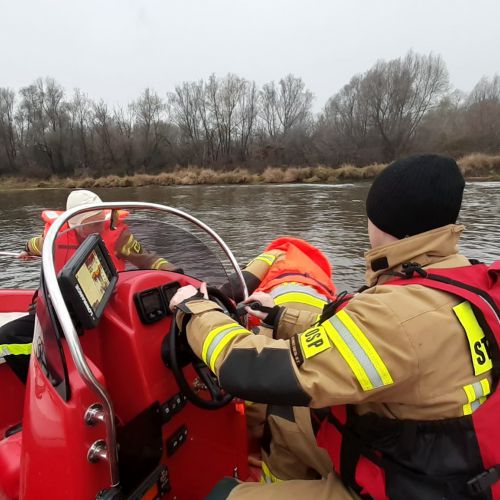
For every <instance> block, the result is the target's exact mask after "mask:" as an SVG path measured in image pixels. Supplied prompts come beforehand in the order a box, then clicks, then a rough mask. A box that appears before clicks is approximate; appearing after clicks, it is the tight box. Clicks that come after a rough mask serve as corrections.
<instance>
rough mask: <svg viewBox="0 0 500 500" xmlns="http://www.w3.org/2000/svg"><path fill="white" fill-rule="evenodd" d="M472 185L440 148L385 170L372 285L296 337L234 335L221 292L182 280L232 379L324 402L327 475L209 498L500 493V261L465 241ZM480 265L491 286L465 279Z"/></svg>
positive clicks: (215, 356)
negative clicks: (209, 296) (463, 215)
mask: <svg viewBox="0 0 500 500" xmlns="http://www.w3.org/2000/svg"><path fill="white" fill-rule="evenodd" d="M464 186H465V181H464V178H463V175H462V173H461V172H460V169H459V167H458V165H457V163H456V162H455V160H453V159H452V158H448V157H444V156H440V155H414V156H410V157H407V158H402V159H400V160H396V161H395V162H393V163H392V164H391V165H389V166H388V167H387V168H386V169H385V170H383V171H382V172H381V173H380V174H379V175H378V176H377V177H376V179H375V180H374V182H373V184H372V186H371V188H370V191H369V193H368V198H367V202H366V211H367V216H368V235H369V240H370V245H371V249H370V250H369V251H368V252H367V253H366V254H365V260H366V282H367V288H366V289H365V290H364V291H362V292H361V293H358V294H357V295H355V296H354V297H353V298H351V299H350V300H349V301H347V302H345V303H343V304H341V305H339V307H332V308H330V307H329V308H328V314H323V315H322V318H320V320H319V321H318V320H317V318H316V317H315V316H314V315H311V318H310V320H309V328H307V329H305V330H304V331H303V332H300V333H299V334H296V335H294V336H292V337H291V338H290V339H289V340H281V339H274V338H272V339H271V338H266V337H264V336H261V335H253V334H252V333H251V332H250V331H245V330H243V329H240V330H239V331H238V333H237V334H236V335H235V334H233V333H232V332H233V328H231V326H230V325H232V320H231V319H230V318H229V317H228V316H227V315H225V314H223V313H222V312H221V309H220V307H219V306H218V305H217V304H215V303H214V302H212V301H210V300H206V298H203V297H202V296H200V293H199V291H198V290H196V289H195V288H194V287H192V286H191V287H189V286H188V287H183V288H181V289H179V291H178V292H177V294H176V295H175V296H174V297H173V298H172V301H171V303H170V307H171V309H175V308H177V309H179V312H178V314H177V321H178V322H179V325H181V326H182V328H183V329H184V330H185V333H186V335H187V340H188V342H189V345H190V346H191V348H192V349H193V351H194V352H195V354H196V355H198V356H199V357H200V358H201V359H203V360H204V362H205V363H207V365H208V366H210V368H211V369H212V371H213V372H214V373H215V374H216V375H217V377H218V378H219V381H220V384H221V386H222V387H223V388H224V389H225V390H226V391H228V392H229V393H231V394H233V395H235V396H237V397H241V398H245V399H252V400H254V401H260V402H262V403H271V402H272V403H274V404H282V405H299V406H304V407H310V408H311V409H312V412H313V413H315V414H316V412H317V410H318V409H322V408H327V411H326V414H324V415H323V418H322V419H321V423H320V425H319V430H318V432H317V442H318V445H319V446H321V447H322V448H324V449H325V450H326V451H327V452H328V454H329V456H330V458H331V461H332V464H333V469H332V470H331V471H330V473H329V474H328V476H327V477H325V478H323V479H321V480H317V481H315V480H310V481H283V482H278V483H273V484H268V485H258V484H250V483H239V482H238V481H236V480H234V479H232V478H231V479H229V478H228V479H226V480H224V481H223V482H221V483H219V484H218V485H217V486H216V488H214V491H213V492H212V494H210V495H209V496H207V498H210V499H222V498H229V499H230V500H233V499H234V500H236V499H245V498H248V499H250V498H259V499H268V498H269V499H271V498H318V499H319V498H321V499H323V498H325V499H326V498H334V499H352V498H356V499H357V498H360V497H361V498H373V499H376V500H383V499H386V498H391V499H421V498H425V499H450V500H451V499H459V498H460V499H465V498H500V496H499V493H500V487H499V485H500V472H499V471H500V465H499V464H500V446H499V442H498V441H499V434H498V424H497V416H498V407H499V404H500V403H499V397H500V394H499V393H498V391H497V382H498V373H499V372H500V359H499V357H498V352H499V344H500V323H499V317H500V312H499V311H500V297H499V294H498V286H500V280H499V268H500V263H498V262H497V263H496V267H494V266H492V269H491V270H488V268H487V267H486V266H484V265H483V266H481V265H474V262H471V261H469V260H468V259H467V258H466V257H465V256H464V255H461V254H460V253H459V251H458V241H459V238H460V235H461V233H462V232H463V230H464V227H463V226H462V225H460V224H457V223H456V221H457V218H458V214H459V211H460V207H461V203H462V195H463V191H464ZM475 269H476V270H475ZM445 273H447V276H448V278H447V282H446V280H445V281H443V279H444V278H443V279H440V276H441V275H444V274H445ZM473 273H478V275H477V276H480V278H481V279H480V280H479V278H478V281H480V282H481V283H483V284H482V285H481V286H482V287H478V286H477V285H474V284H473V285H468V283H467V282H466V281H462V282H460V278H461V277H462V276H464V275H469V274H473ZM480 273H481V274H480ZM415 276H418V277H419V278H415ZM433 277H434V278H433ZM436 277H437V278H436ZM432 279H434V280H435V281H434V282H433V285H431V281H432ZM406 280H407V281H408V282H407V281H406ZM438 285H439V286H442V287H444V286H445V285H446V286H447V287H448V288H441V289H440V288H438ZM451 285H453V286H454V287H455V288H454V289H453V290H452V289H450V288H449V287H450V286H451ZM459 285H460V286H459ZM495 286H496V287H497V288H496V289H495V288H494V287H495ZM458 288H460V290H461V291H460V292H458V291H457V290H458ZM490 288H491V289H490ZM491 293H493V294H495V293H496V295H491ZM465 297H468V298H465ZM492 297H496V299H493V298H492ZM326 312H327V310H326V309H325V313H326ZM214 329H216V330H217V335H213V333H212V332H213V331H214ZM278 330H279V326H278ZM492 410H493V412H492ZM494 410H497V411H496V413H495V411H494ZM475 422H479V423H480V425H479V426H476V424H475Z"/></svg>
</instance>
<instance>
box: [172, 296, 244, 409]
mask: <svg viewBox="0 0 500 500" xmlns="http://www.w3.org/2000/svg"><path fill="white" fill-rule="evenodd" d="M207 293H208V298H209V299H210V300H212V301H214V302H217V304H219V305H220V306H221V307H222V309H223V312H224V313H226V314H228V315H229V316H231V317H232V318H236V307H235V306H234V304H233V302H232V301H231V300H230V299H229V298H228V297H227V296H226V295H224V294H223V293H222V292H220V291H219V290H218V289H216V288H211V287H208V289H207ZM236 320H237V319H236ZM162 358H163V361H164V363H165V364H166V365H167V366H168V367H169V368H170V369H171V370H172V373H173V375H174V378H175V380H176V382H177V384H178V386H179V388H180V390H181V391H182V393H183V394H184V395H185V396H186V398H187V399H188V400H189V401H191V403H193V404H194V405H195V406H198V407H200V408H204V409H206V410H217V409H219V408H222V407H223V406H226V405H228V404H229V403H230V402H231V400H232V399H233V396H231V395H230V394H228V393H226V392H225V391H224V390H223V389H222V387H221V386H220V384H219V380H218V379H217V377H216V376H215V375H214V374H213V373H212V371H211V370H210V368H208V366H207V365H206V364H205V363H204V362H203V361H201V360H200V359H198V357H197V356H196V355H195V354H194V353H193V351H192V350H191V347H189V344H188V342H187V339H186V336H185V334H184V333H182V332H181V331H180V330H179V328H178V326H177V321H176V313H175V314H174V316H173V318H172V324H171V326H170V333H169V334H168V335H167V336H166V337H165V339H164V340H163V344H162ZM188 364H191V365H192V366H193V368H194V369H195V371H196V373H197V374H198V377H199V379H195V385H194V387H193V386H192V385H191V384H190V383H189V382H188V380H187V379H186V376H185V375H184V372H183V370H182V369H183V367H185V366H187V365H188ZM201 390H203V391H205V390H206V391H208V392H209V393H210V399H204V398H202V397H201V396H199V395H198V392H199V391H201Z"/></svg>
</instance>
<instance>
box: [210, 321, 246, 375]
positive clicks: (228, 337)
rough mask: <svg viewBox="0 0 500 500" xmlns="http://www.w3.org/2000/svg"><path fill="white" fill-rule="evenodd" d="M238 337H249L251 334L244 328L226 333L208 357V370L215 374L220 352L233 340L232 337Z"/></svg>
mask: <svg viewBox="0 0 500 500" xmlns="http://www.w3.org/2000/svg"><path fill="white" fill-rule="evenodd" d="M238 335H251V333H250V332H249V331H248V330H246V329H245V328H238V329H237V330H233V331H231V332H228V333H227V334H226V335H224V337H223V338H222V339H220V340H219V343H218V344H217V347H216V348H215V349H214V350H213V352H212V354H211V356H210V357H209V366H210V369H211V370H212V371H213V372H214V373H215V363H216V362H217V359H218V357H219V355H220V353H221V352H222V349H224V347H226V345H227V344H228V343H229V342H231V340H233V339H234V337H236V336H238Z"/></svg>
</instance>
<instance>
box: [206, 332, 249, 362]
mask: <svg viewBox="0 0 500 500" xmlns="http://www.w3.org/2000/svg"><path fill="white" fill-rule="evenodd" d="M242 328H243V327H242V326H241V325H237V326H232V327H231V328H226V329H225V330H222V332H220V333H218V334H217V335H216V336H215V337H214V338H213V339H212V342H210V346H209V347H208V349H207V365H208V366H210V360H211V358H212V354H213V353H214V351H215V349H216V348H217V346H218V345H219V342H220V341H221V340H222V339H223V338H224V337H225V336H226V335H227V334H228V333H231V332H234V331H235V330H241V329H242Z"/></svg>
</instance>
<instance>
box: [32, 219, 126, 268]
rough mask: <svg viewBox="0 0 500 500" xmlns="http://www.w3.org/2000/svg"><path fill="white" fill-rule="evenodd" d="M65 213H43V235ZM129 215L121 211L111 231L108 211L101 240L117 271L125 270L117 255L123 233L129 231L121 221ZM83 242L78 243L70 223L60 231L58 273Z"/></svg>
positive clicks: (56, 264)
mask: <svg viewBox="0 0 500 500" xmlns="http://www.w3.org/2000/svg"><path fill="white" fill-rule="evenodd" d="M62 213H64V212H63V211H61V210H44V211H43V212H42V220H43V221H44V222H45V228H44V231H43V235H44V236H46V234H47V232H48V230H49V228H50V226H52V224H53V223H54V221H55V220H56V219H57V218H58V217H59V216H60V215H61V214H62ZM127 215H128V212H125V211H120V212H119V219H118V222H117V223H116V224H115V227H114V229H111V211H106V219H105V228H104V230H103V231H101V233H100V234H101V238H102V239H103V241H104V243H105V245H106V248H107V249H108V252H109V255H110V257H111V259H112V261H113V263H114V265H115V267H116V270H117V271H124V270H125V261H124V260H123V259H119V258H118V257H117V255H116V244H117V241H118V239H119V238H120V236H121V235H122V233H123V231H124V230H125V229H127V225H126V224H125V223H123V222H122V221H121V219H123V218H125V217H126V216H127ZM80 244H81V241H78V238H77V234H76V231H75V230H72V229H71V228H70V227H69V226H68V223H66V224H64V225H63V226H62V228H61V229H60V234H59V236H58V237H57V239H56V245H55V251H54V265H55V269H56V272H59V271H60V270H61V269H62V268H63V267H64V265H65V264H66V262H67V261H68V259H69V258H70V257H71V256H72V255H73V254H74V253H75V251H76V249H77V248H78V247H79V246H80Z"/></svg>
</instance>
